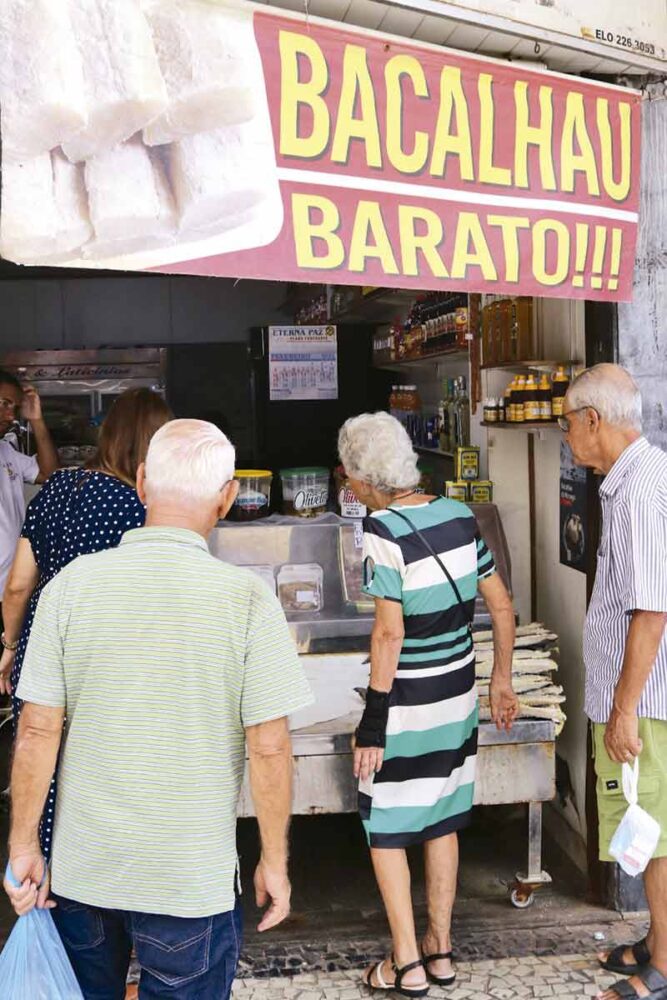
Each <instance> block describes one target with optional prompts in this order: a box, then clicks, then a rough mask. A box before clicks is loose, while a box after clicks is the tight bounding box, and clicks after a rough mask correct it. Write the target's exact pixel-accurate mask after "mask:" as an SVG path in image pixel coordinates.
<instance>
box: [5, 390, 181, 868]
mask: <svg viewBox="0 0 667 1000" xmlns="http://www.w3.org/2000/svg"><path fill="white" fill-rule="evenodd" d="M170 418H171V413H170V411H169V408H168V406H167V404H166V403H165V402H164V400H163V399H162V397H161V396H158V395H157V393H155V392H151V390H150V389H130V390H128V391H127V392H124V393H123V394H122V396H119V397H118V399H117V400H116V402H115V403H114V404H113V406H112V407H111V410H110V411H109V414H108V416H107V417H106V419H105V421H104V423H103V425H102V428H101V430H100V439H99V446H98V450H97V454H96V456H95V458H94V459H93V461H92V462H91V463H90V467H89V468H85V469H60V470H59V471H58V472H54V474H53V475H52V476H51V477H50V478H49V479H48V480H47V482H46V483H45V484H44V486H43V487H42V489H41V490H40V492H39V493H38V494H37V496H36V497H35V499H34V500H33V501H32V503H31V504H30V505H29V507H28V510H27V513H26V520H25V524H24V526H23V531H22V534H21V539H20V541H19V545H18V549H17V551H16V557H15V559H14V563H13V565H12V568H11V571H10V574H9V578H8V580H7V585H6V587H5V592H4V597H3V604H2V611H3V619H4V625H5V641H6V642H7V643H8V644H9V645H13V642H15V641H16V640H17V639H18V646H17V648H16V650H15V651H12V650H10V649H5V650H4V652H3V655H2V658H1V659H0V694H2V693H4V694H11V693H12V692H13V691H15V690H16V686H17V684H18V682H19V677H20V674H21V667H22V665H23V658H24V656H25V651H26V647H27V645H28V639H29V638H30V629H31V626H32V622H33V618H34V616H35V610H36V608H37V602H38V601H39V597H40V594H41V593H42V590H43V589H44V587H45V586H46V585H47V583H49V581H50V580H52V579H53V577H54V576H55V575H56V573H59V572H60V570H61V569H63V568H64V567H65V566H67V564H68V563H70V562H72V560H73V559H76V558H77V556H82V555H87V554H89V553H91V552H99V551H100V550H101V549H110V548H113V547H114V546H116V545H118V543H119V542H120V540H121V538H122V536H123V535H124V533H125V532H126V531H129V530H130V529H131V528H140V527H141V526H142V525H143V523H144V519H145V514H146V511H145V509H144V506H143V504H142V503H141V501H140V500H139V497H138V496H137V492H136V489H135V484H136V476H137V468H138V467H139V465H140V464H141V463H142V462H143V460H144V458H145V457H146V452H147V450H148V444H149V442H150V439H151V438H152V436H153V434H154V433H155V432H156V431H157V430H158V429H159V428H160V427H161V426H162V425H163V424H164V423H166V422H167V420H169V419H170ZM12 705H13V710H14V734H16V727H17V725H18V719H19V715H20V713H21V707H22V702H21V701H20V700H19V699H18V698H16V697H14V698H12ZM55 799H56V780H55V777H54V779H53V781H52V782H51V788H50V790H49V796H48V799H47V802H46V806H45V809H44V815H43V816H42V823H41V827H40V840H41V844H42V850H43V852H44V856H45V857H46V858H47V860H48V859H49V858H50V856H51V837H52V834H53V820H54V809H55Z"/></svg>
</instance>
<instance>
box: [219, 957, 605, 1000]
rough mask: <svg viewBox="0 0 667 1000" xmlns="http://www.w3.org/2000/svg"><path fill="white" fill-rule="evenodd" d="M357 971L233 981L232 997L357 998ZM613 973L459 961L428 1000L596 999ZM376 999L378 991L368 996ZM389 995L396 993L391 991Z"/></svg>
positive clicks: (583, 962)
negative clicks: (452, 979) (451, 980)
mask: <svg viewBox="0 0 667 1000" xmlns="http://www.w3.org/2000/svg"><path fill="white" fill-rule="evenodd" d="M360 975H361V973H360V971H359V970H358V969H356V970H351V969H346V970H344V971H341V972H321V973H303V974H301V975H298V976H283V977H280V978H261V979H259V978H248V979H241V980H238V981H237V983H236V985H235V987H234V992H233V1000H359V998H362V997H365V998H368V997H369V996H370V994H369V991H368V990H367V989H365V988H364V986H363V985H361V984H360V981H359V980H360ZM613 980H614V977H613V976H610V975H608V974H607V973H604V972H602V971H601V970H600V969H599V967H598V964H597V962H596V961H595V960H594V958H592V957H590V956H589V957H584V956H582V955H559V956H548V957H544V958H511V959H503V960H485V961H482V962H461V963H459V965H458V978H457V981H456V983H455V984H454V986H452V987H449V988H448V989H440V988H439V987H436V986H432V987H431V990H430V993H429V998H430V1000H520V998H521V1000H537V998H542V997H552V998H553V1000H561V998H562V1000H575V997H576V998H580V997H581V998H586V997H596V996H597V995H598V993H599V991H600V990H602V989H604V988H606V987H607V986H609V985H610V983H611V982H613ZM373 995H374V996H375V997H379V996H380V994H379V993H375V994H373ZM393 996H396V994H394V995H393Z"/></svg>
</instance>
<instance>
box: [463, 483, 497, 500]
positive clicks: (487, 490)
mask: <svg viewBox="0 0 667 1000" xmlns="http://www.w3.org/2000/svg"><path fill="white" fill-rule="evenodd" d="M468 499H469V501H470V503H492V502H493V483H492V482H491V480H490V479H477V480H476V481H475V482H471V483H468Z"/></svg>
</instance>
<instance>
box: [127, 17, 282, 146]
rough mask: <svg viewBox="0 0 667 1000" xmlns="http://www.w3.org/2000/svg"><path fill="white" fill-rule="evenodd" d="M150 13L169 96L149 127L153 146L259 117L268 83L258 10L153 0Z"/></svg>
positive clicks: (149, 141)
mask: <svg viewBox="0 0 667 1000" xmlns="http://www.w3.org/2000/svg"><path fill="white" fill-rule="evenodd" d="M145 13H146V17H147V19H148V21H149V24H150V26H151V30H152V32H153V40H154V42H155V48H156V51H157V56H158V60H159V63H160V69H161V70H162V75H163V77H164V79H165V83H166V86H167V94H168V98H169V104H168V106H167V109H166V110H165V111H164V112H163V114H161V115H160V116H159V117H158V118H156V119H155V120H154V121H153V122H151V124H150V125H148V126H147V127H146V128H145V129H144V140H145V142H146V143H147V144H148V145H149V146H158V145H163V144H165V143H169V142H175V141H176V140H177V139H181V138H183V137H184V136H187V135H192V134H194V133H195V132H208V131H211V130H212V129H216V128H218V127H219V126H221V125H236V124H239V123H240V122H244V121H248V120H249V119H250V118H252V117H253V116H254V115H255V113H256V112H257V108H258V106H259V99H260V94H261V91H260V90H259V88H260V87H261V88H263V86H264V83H263V73H262V68H261V62H260V58H259V51H258V49H257V43H256V42H255V34H254V30H253V15H252V11H242V10H233V9H230V8H226V7H224V6H222V5H221V6H217V5H215V4H212V3H210V2H208V0H203V2H202V0H157V2H156V0H151V2H149V3H148V4H147V5H146V8H145Z"/></svg>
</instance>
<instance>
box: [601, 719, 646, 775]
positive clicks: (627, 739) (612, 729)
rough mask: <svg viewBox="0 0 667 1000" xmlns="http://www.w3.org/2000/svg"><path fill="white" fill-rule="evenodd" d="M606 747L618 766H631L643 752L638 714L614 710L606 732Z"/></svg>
mask: <svg viewBox="0 0 667 1000" xmlns="http://www.w3.org/2000/svg"><path fill="white" fill-rule="evenodd" d="M604 745H605V749H606V751H607V753H608V754H609V756H610V757H611V759H612V760H613V761H616V763H617V764H631V763H632V762H633V761H634V759H635V757H639V755H640V753H641V752H642V741H641V740H640V739H639V719H638V718H637V713H636V712H621V711H619V709H617V708H614V709H612V713H611V716H610V717H609V722H608V723H607V725H606V727H605V731H604Z"/></svg>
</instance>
